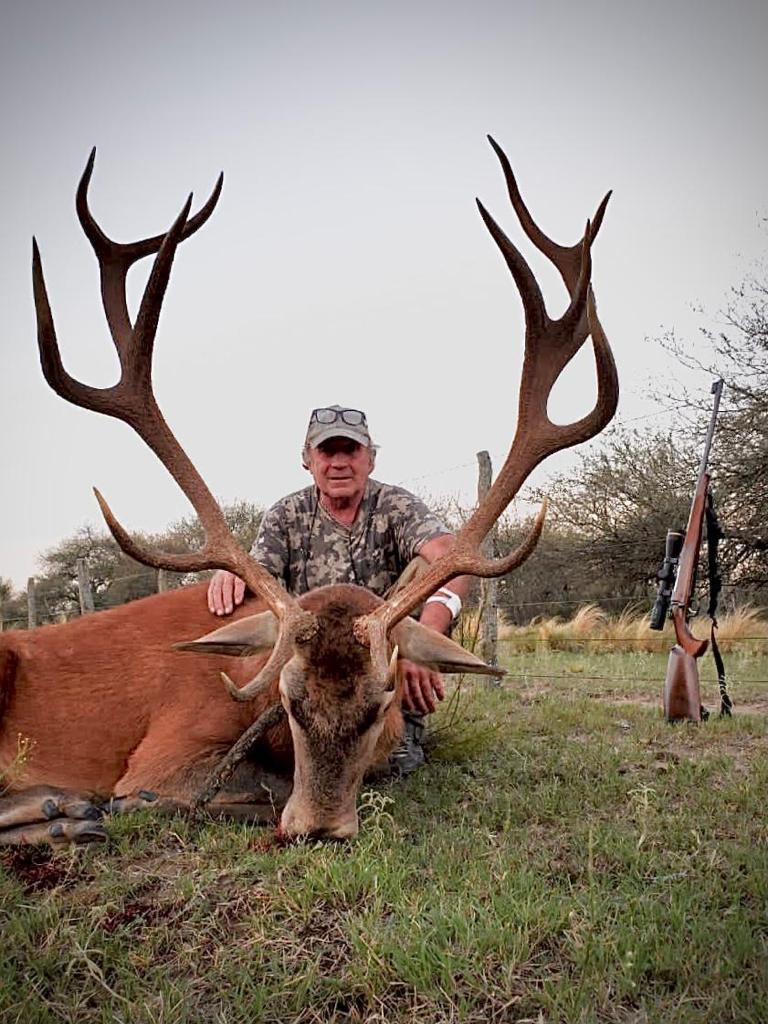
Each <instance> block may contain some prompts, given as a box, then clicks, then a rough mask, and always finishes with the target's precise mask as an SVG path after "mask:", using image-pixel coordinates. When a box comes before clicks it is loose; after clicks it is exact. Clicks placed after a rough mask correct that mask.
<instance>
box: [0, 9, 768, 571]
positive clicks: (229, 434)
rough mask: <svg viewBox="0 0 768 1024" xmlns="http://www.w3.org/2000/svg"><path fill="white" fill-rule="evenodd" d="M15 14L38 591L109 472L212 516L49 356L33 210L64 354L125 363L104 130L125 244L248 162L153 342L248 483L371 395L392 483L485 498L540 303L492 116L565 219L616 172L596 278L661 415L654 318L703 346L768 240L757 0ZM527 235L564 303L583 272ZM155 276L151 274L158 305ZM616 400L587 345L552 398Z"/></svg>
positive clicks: (19, 493) (137, 504)
mask: <svg viewBox="0 0 768 1024" xmlns="http://www.w3.org/2000/svg"><path fill="white" fill-rule="evenodd" d="M0 18H1V19H2V21H1V22H0V110H1V111H2V122H1V123H2V137H3V151H4V152H3V161H2V167H3V188H2V191H1V192H0V204H1V206H2V212H1V216H0V223H1V224H2V244H1V245H0V261H1V262H0V309H2V331H1V334H0V342H1V344H2V364H1V365H2V376H1V378H0V416H2V427H1V428H0V429H2V437H3V444H2V448H1V450H0V466H1V469H2V481H3V488H4V495H3V503H2V514H3V529H2V531H1V532H0V576H5V577H10V578H11V579H13V581H14V582H15V583H16V584H17V585H22V584H23V583H24V582H25V580H26V578H27V576H29V575H31V574H33V573H34V572H35V571H36V568H37V565H36V557H37V555H38V554H39V553H41V552H42V551H44V550H45V549H46V548H48V547H50V546H52V545H54V544H56V543H57V542H58V541H59V540H61V539H62V538H64V537H65V536H67V535H70V534H71V533H73V532H74V531H75V530H76V529H77V528H78V527H79V526H81V525H83V524H85V523H87V522H90V523H93V524H98V523H99V522H100V520H99V515H98V510H97V508H96V505H95V501H94V499H93V496H92V493H91V486H92V485H93V484H96V485H98V486H99V487H100V489H101V490H102V491H103V492H104V493H105V495H106V496H107V498H108V499H109V501H110V502H111V504H112V507H113V509H114V510H115V512H116V513H117V515H118V516H119V517H120V518H121V520H122V521H123V522H124V523H125V525H126V526H127V527H129V528H132V529H136V530H147V531H153V530H161V529H162V528H164V527H165V526H166V525H167V524H168V523H170V522H171V521H172V520H174V519H176V518H178V517H180V516H181V515H184V514H186V513H187V512H188V506H187V504H186V501H185V499H184V498H183V497H182V496H181V495H180V493H179V492H178V491H177V488H176V486H175V484H173V482H172V481H171V480H170V479H169V478H168V477H167V474H166V473H165V471H164V470H163V469H162V467H160V466H159V464H157V463H156V460H155V457H154V456H153V455H151V454H150V453H148V452H146V451H145V449H144V447H143V445H142V443H141V442H140V441H139V440H138V438H136V437H135V436H134V435H132V434H131V432H130V430H129V429H128V428H127V427H126V426H124V425H123V424H121V423H118V422H117V421H113V420H110V419H105V418H104V417H98V416H96V415H95V414H94V413H90V412H85V411H83V410H80V409H76V408H74V407H72V406H69V405H67V404H66V403H65V402H63V401H62V400H61V399H59V398H58V397H57V396H55V395H54V394H53V392H51V391H50V390H49V389H48V387H47V385H46V383H45V381H44V380H43V377H42V373H41V371H40V366H39V361H38V356H37V348H36V343H35V319H34V310H33V304H32V297H31V277H30V247H31V236H32V234H33V233H34V234H35V235H36V236H37V239H38V242H39V245H40V249H41V252H42V257H43V264H44V268H45V274H46V281H47V285H48V291H49V296H50V299H51V304H52V307H53V312H54V316H55V321H56V326H57V331H58V336H59V341H60V345H61V348H62V352H63V358H64V361H65V365H66V366H67V368H68V369H69V371H70V372H71V373H73V374H74V375H75V376H77V377H79V378H81V379H83V380H86V381H88V382H89V383H92V384H95V385H99V386H106V385H108V384H110V383H112V382H113V381H114V380H115V375H116V365H117V364H116V359H115V355H114V350H113V348H112V343H111V341H110V338H109V334H108V331H107V328H106V325H105V323H104V320H103V314H102V311H101V307H100V303H99V293H98V277H97V270H96V263H95V259H94V256H93V253H92V251H91V249H90V246H89V244H88V242H87V241H86V239H85V237H84V236H83V234H82V232H81V230H80V227H79V225H78V222H77V219H76V216H75V212H74V194H75V188H76V185H77V181H78V178H79V176H80V174H81V172H82V170H83V167H84V165H85V162H86V159H87V157H88V153H89V151H90V149H91V147H92V146H94V145H95V146H97V147H98V155H97V161H96V169H95V173H94V176H93V180H92V184H91V193H90V195H91V206H92V210H93V211H94V213H95V215H96V217H97V219H98V220H99V221H100V223H101V225H102V227H103V229H104V231H105V232H106V233H107V234H108V235H110V236H111V237H113V238H116V239H118V240H121V241H127V240H134V239H138V238H140V237H144V236H146V235H151V234H155V233H158V232H160V231H163V230H166V229H167V227H168V226H169V225H170V223H171V222H172V220H173V219H174V217H175V216H176V214H177V213H178V210H179V209H180V207H181V205H182V203H183V201H184V199H185V197H186V194H187V193H188V192H189V191H190V190H194V193H195V202H196V203H200V202H202V201H203V200H204V199H205V197H206V196H207V194H208V192H209V191H210V189H211V188H212V186H213V184H214V182H215V180H216V177H217V175H218V173H219V171H220V170H223V171H224V173H225V184H224V192H223V195H222V198H221V201H220V204H219V208H218V209H217V211H216V213H215V214H214V216H213V218H212V219H211V221H210V222H209V223H208V224H207V225H206V226H205V227H204V228H203V229H202V230H201V231H200V232H199V233H198V234H197V235H195V236H194V238H192V239H190V240H189V241H187V242H185V243H184V244H183V245H182V246H181V248H180V250H179V252H178V254H177V258H176V262H175V264H174V269H173V274H172V277H171V283H170V286H169V290H168V294H167V297H166V301H165V306H164V309H163V313H162V316H161V320H160V327H159V331H158V337H157V347H156V357H155V388H156V392H157V394H158V397H159V401H160V403H161V406H162V407H163V409H164V411H165V413H166V416H167V418H168V420H169V421H170V423H171V424H172V426H173V427H174V429H175V430H176V432H177V435H178V436H179V438H180V440H181V441H182V443H183V444H184V445H185V447H186V448H187V450H188V452H189V454H190V455H191V457H192V458H193V459H194V460H195V461H196V463H197V465H198V467H199V468H200V470H201V471H202V473H203V474H204V476H205V477H206V479H207V480H208V482H209V484H210V486H211V488H212V489H213V491H214V492H215V493H216V494H217V495H218V496H219V497H220V498H221V499H223V500H225V501H231V500H233V499H234V498H236V497H244V498H249V499H252V500H254V501H256V502H258V503H260V504H264V505H268V504H271V503H272V502H273V501H275V500H276V499H277V498H279V497H280V496H281V495H282V494H284V493H287V492H289V491H292V490H295V489H297V488H298V487H302V486H304V485H305V484H306V483H307V482H309V481H308V478H307V476H306V473H305V472H304V471H303V470H302V469H301V467H300V463H299V449H300V447H301V442H302V438H303V433H304V430H305V427H306V420H307V417H308V413H309V411H310V410H311V409H312V408H313V407H315V406H317V405H323V404H330V403H334V402H340V403H343V404H347V405H351V406H355V407H360V408H363V409H365V410H366V411H367V413H368V417H369V422H370V424H371V429H372V432H373V434H374V438H375V440H376V441H378V443H379V444H380V445H381V452H380V456H379V463H378V466H377V473H376V475H377V477H379V478H380V479H385V480H388V481H392V482H400V483H403V484H404V485H405V486H408V487H411V488H412V489H414V490H417V491H419V492H420V493H422V494H430V493H431V494H434V495H445V494H457V495H459V496H462V497H463V498H464V499H465V500H466V499H468V496H469V494H470V493H471V492H472V491H473V489H474V486H475V468H474V467H475V452H476V451H478V450H479V449H482V448H487V449H489V450H490V451H491V453H492V456H493V457H494V461H495V464H496V465H497V466H498V465H500V462H501V460H502V458H503V456H504V454H505V451H506V447H507V446H508V443H509V440H510V439H511V437H512V433H513V431H514V420H515V413H516V403H517V383H518V376H519V369H520V358H521V351H522V335H523V328H522V317H521V310H520V303H519V300H518V298H517V294H516V291H515V288H514V285H513V283H512V281H511V278H510V277H509V274H508V272H507V270H506V267H505V265H504V264H503V261H502V259H501V258H500V256H499V253H498V251H497V250H496V248H495V246H494V244H493V242H492V241H491V239H490V237H489V236H488V235H487V233H486V231H485V228H484V227H483V225H482V222H481V221H480V218H479V216H478V214H477V211H476V208H475V204H474V197H475V196H476V195H477V196H480V197H481V198H482V200H483V202H484V203H485V204H486V206H488V207H489V208H490V210H491V212H492V213H494V215H495V216H496V217H497V219H499V220H500V221H501V223H502V224H503V226H504V227H505V228H506V229H507V231H508V233H509V234H510V235H511V236H512V237H513V238H514V239H516V240H517V239H519V238H520V234H521V233H520V231H519V229H518V227H517V225H516V223H515V219H514V216H513V214H512V211H511V209H510V207H509V203H508V200H507V198H506V194H505V189H504V183H503V179H502V176H501V173H500V170H499V167H498V163H497V161H496V158H495V156H494V154H493V153H492V151H491V149H490V147H489V146H488V143H487V142H486V138H485V136H486V134H487V133H491V134H492V135H493V136H494V137H495V138H496V139H497V140H498V142H499V143H500V144H501V145H502V146H503V147H504V148H505V150H506V151H507V153H508V155H509V157H510V160H511V161H512V164H513V167H514V168H515V170H516V173H517V176H518V181H519V183H520V186H521V189H522V191H523V193H524V196H525V198H526V200H527V202H528V204H529V206H530V208H531V210H532V211H533V212H534V215H535V216H536V217H537V218H538V220H539V222H540V224H541V226H542V227H543V228H544V229H545V230H546V231H548V232H549V233H550V234H551V235H552V236H553V237H555V238H556V239H557V240H559V241H562V242H568V243H571V242H573V241H575V240H576V239H577V238H578V237H579V236H580V234H581V232H582V230H583V225H584V221H585V220H586V218H587V217H588V216H590V215H591V214H592V213H593V211H594V208H595V206H596V205H597V203H598V201H599V200H600V198H601V197H602V195H603V194H604V193H605V192H606V191H607V190H608V189H609V188H612V189H613V190H614V196H613V199H612V201H611V204H610V207H609V210H608V214H607V217H606V220H605V224H604V227H603V229H602V231H601V234H600V237H599V239H598V241H597V243H596V245H595V250H594V273H593V281H594V286H595V291H596V294H597V299H598V303H599V308H600V314H601V319H602V321H603V324H604V326H605V329H606V331H607V333H608V336H609V338H610V339H611V341H612V344H613V348H614V351H615V354H616V359H617V363H618V366H619V374H620V379H621V386H622V399H621V405H620V410H619V416H620V418H621V419H622V420H623V421H625V422H629V421H634V422H637V423H638V424H640V425H642V424H643V423H647V422H649V421H648V420H647V419H646V420H640V419H637V417H642V416H646V417H647V416H648V414H649V412H651V411H652V407H651V406H650V405H649V404H648V400H647V397H646V383H647V379H648V375H649V373H651V372H653V371H654V370H656V369H661V368H663V366H664V365H665V362H664V358H663V356H662V355H661V354H660V352H659V349H658V347H657V346H656V345H655V344H654V343H653V341H652V340H651V339H653V338H654V337H657V336H658V335H659V334H661V333H662V332H663V331H664V330H665V329H669V328H673V327H674V328H675V329H676V330H677V331H678V333H680V334H681V335H682V336H684V337H687V338H689V339H690V340H691V343H692V344H696V329H697V325H698V324H699V323H701V322H702V321H701V319H700V318H699V317H697V316H696V315H695V314H694V313H693V312H692V307H693V306H695V305H703V306H704V307H705V308H706V309H708V310H709V311H710V312H711V314H712V316H713V317H714V314H715V313H716V311H717V309H718V308H719V307H720V306H722V304H723V301H724V299H725V296H726V293H727V290H728V288H729V287H730V286H731V285H733V284H736V283H738V281H740V280H741V279H742V278H743V277H744V275H745V273H746V272H747V271H748V270H749V267H750V261H751V260H753V259H754V258H755V256H756V255H757V254H758V253H759V252H760V251H761V249H762V248H764V245H765V235H764V233H761V231H760V229H759V220H760V217H761V216H762V217H764V216H765V214H766V210H767V209H768V199H767V198H766V183H765V168H766V132H765V124H764V117H765V115H764V110H765V105H766V104H765V101H766V98H767V96H768V89H767V88H766V86H767V84H768V63H767V62H766V60H765V42H766V30H767V29H768V5H766V4H765V3H764V0H734V2H732V3H729V4H723V3H721V2H708V0H685V2H677V3H676V2H674V0H672V2H669V0H665V2H654V0H651V2H648V0H646V2H643V3H621V2H619V3H608V2H597V0H583V2H581V3H578V4H574V3H565V2H562V3H547V2H514V0H508V2H500V0H499V2H493V3H492V2H482V0H479V2H478V0H474V2H472V3H436V2H435V3H419V2H418V0H410V2H408V3H398V2H391V0H390V2H389V3H386V4H383V3H376V4H374V3H366V2H360V0H358V2H354V3H352V2H350V3H334V2H331V3H317V2H314V3H304V2H297V3H283V4H276V3H270V4H266V3H257V2H251V3H245V2H242V3H233V2H227V0H220V2H219V3H216V4H211V3H200V2H196V0H184V2H183V3H182V2H177V0H171V2H169V0H166V2H163V3H156V2H152V3H146V2H143V0H138V2H136V0H135V2H134V3H132V4H130V5H124V4H120V5H118V4H115V3H111V2H104V0H100V2H98V3H95V2H73V0H69V2H67V0H55V2H54V0H25V2H24V3H21V2H18V3H10V2H6V3H5V4H3V5H2V14H1V15H0ZM761 124H762V125H763V127H762V128H761V127H760V125H761ZM523 248H524V251H525V252H526V254H527V255H530V258H531V262H532V265H533V266H534V268H535V270H536V273H537V275H539V278H540V280H541V282H542V285H543V287H544V289H545V294H546V296H547V300H548V302H549V305H550V312H551V313H553V314H556V313H558V312H560V311H562V309H563V308H564V306H565V299H564V293H563V290H562V286H561V285H560V283H559V279H558V278H557V276H556V275H555V274H554V272H553V271H552V270H551V268H549V267H548V266H546V264H545V261H543V260H542V259H541V258H536V256H535V255H533V254H531V250H530V247H529V246H524V247H523ZM148 265H149V264H148V261H142V263H140V264H138V265H137V266H136V267H135V268H134V270H133V271H132V273H131V277H130V281H129V283H130V299H131V302H132V303H133V304H134V308H135V305H136V303H137V302H138V299H139V297H140V294H141V289H142V287H143V281H144V278H145V276H146V270H147V267H148ZM691 383H692V384H693V385H694V386H701V387H706V386H707V382H706V381H696V380H693V379H692V380H691ZM593 394H594V384H593V370H592V366H591V362H590V359H589V358H588V354H587V353H585V354H584V355H583V357H579V359H578V360H577V361H576V364H575V365H574V366H573V367H572V368H571V369H569V371H568V372H567V373H566V375H565V376H564V377H563V379H562V380H561V382H560V383H559V385H558V387H557V390H556V393H555V395H554V397H553V402H552V406H551V409H552V413H553V418H555V419H558V420H566V419H570V418H574V417H576V416H578V415H581V414H582V413H583V412H585V411H587V409H588V408H589V407H590V404H591V400H592V397H593ZM565 460H566V456H557V457H555V458H553V459H551V460H550V465H549V466H548V467H547V469H546V470H545V469H544V468H542V469H541V470H539V471H538V473H539V477H538V479H543V478H544V476H545V475H546V472H548V471H552V470H557V469H559V468H562V467H563V466H564V465H567V462H566V461H565Z"/></svg>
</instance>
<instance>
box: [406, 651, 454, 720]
mask: <svg viewBox="0 0 768 1024" xmlns="http://www.w3.org/2000/svg"><path fill="white" fill-rule="evenodd" d="M398 670H399V672H400V678H401V679H402V681H403V707H404V708H405V709H406V710H407V711H416V712H418V713H419V714H422V715H429V714H432V712H433V711H435V710H436V708H437V702H438V701H441V700H442V699H443V698H444V697H445V687H444V686H443V679H442V676H441V675H440V673H439V672H434V671H433V670H432V669H430V668H427V667H426V665H419V664H417V663H416V662H415V661H408V659H407V658H401V659H400V661H399V662H398Z"/></svg>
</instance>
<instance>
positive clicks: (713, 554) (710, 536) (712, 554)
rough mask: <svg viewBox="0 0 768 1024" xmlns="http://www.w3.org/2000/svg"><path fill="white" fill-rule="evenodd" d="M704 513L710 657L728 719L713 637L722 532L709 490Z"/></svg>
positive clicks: (720, 661)
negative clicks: (715, 669)
mask: <svg viewBox="0 0 768 1024" xmlns="http://www.w3.org/2000/svg"><path fill="white" fill-rule="evenodd" d="M705 511H706V519H707V565H708V570H709V608H708V609H707V614H708V615H709V617H710V618H711V619H712V628H711V630H710V642H711V644H712V656H713V658H714V659H715V667H716V668H717V683H718V686H719V688H720V717H721V718H730V717H731V711H732V709H733V701H732V700H731V698H730V696H729V695H728V691H727V689H726V685H725V665H724V664H723V656H722V654H721V653H720V647H719V646H718V643H717V638H716V636H715V630H716V629H717V601H718V598H719V597H720V590H721V589H722V586H723V581H722V577H721V576H720V565H719V560H718V546H719V544H720V538H721V537H722V536H723V530H722V528H721V526H720V523H719V522H718V519H717V513H716V512H715V501H714V498H713V497H712V491H711V489H710V490H708V491H707V502H706V506H705Z"/></svg>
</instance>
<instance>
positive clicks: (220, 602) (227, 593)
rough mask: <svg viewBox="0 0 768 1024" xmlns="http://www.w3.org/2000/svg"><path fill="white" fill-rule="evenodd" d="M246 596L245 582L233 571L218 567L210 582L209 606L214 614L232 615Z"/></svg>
mask: <svg viewBox="0 0 768 1024" xmlns="http://www.w3.org/2000/svg"><path fill="white" fill-rule="evenodd" d="M244 597H245V583H243V581H242V580H241V579H240V577H239V576H235V574H234V573H233V572H227V570H226V569H218V570H217V571H216V572H215V573H214V574H213V576H212V577H211V582H210V583H209V584H208V608H209V609H210V611H212V612H213V614H214V615H231V614H232V612H233V611H234V610H235V608H237V606H238V605H239V604H242V603H243V598H244Z"/></svg>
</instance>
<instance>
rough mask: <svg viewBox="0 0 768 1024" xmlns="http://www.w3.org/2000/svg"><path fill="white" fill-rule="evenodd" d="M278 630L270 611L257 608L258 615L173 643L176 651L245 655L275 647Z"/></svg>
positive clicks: (241, 656) (237, 656)
mask: <svg viewBox="0 0 768 1024" xmlns="http://www.w3.org/2000/svg"><path fill="white" fill-rule="evenodd" d="M277 634H278V622H277V618H276V616H275V615H274V614H273V612H259V614H258V615H247V616H246V617H245V618H244V619H238V621H237V622H230V623H228V624H227V625H226V626H222V627H221V629H215V630H214V631H213V632H212V633H206V635H205V636H201V637H200V639H199V640H188V641H185V642H184V643H180V644H174V645H173V646H174V648H175V649H176V650H177V651H192V652H193V653H197V654H229V655H231V656H232V657H235V658H247V657H248V655H250V654H258V652H259V651H263V650H266V649H267V648H268V647H274V646H275V644H276V643H277Z"/></svg>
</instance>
